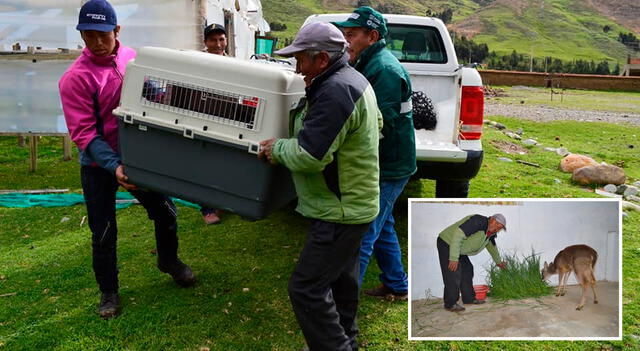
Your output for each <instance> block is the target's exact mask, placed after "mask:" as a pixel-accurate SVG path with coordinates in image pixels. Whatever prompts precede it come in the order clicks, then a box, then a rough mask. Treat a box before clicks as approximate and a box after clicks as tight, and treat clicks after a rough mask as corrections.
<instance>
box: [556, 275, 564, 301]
mask: <svg viewBox="0 0 640 351" xmlns="http://www.w3.org/2000/svg"><path fill="white" fill-rule="evenodd" d="M562 278H564V273H563V272H560V273H558V288H557V289H556V296H560V289H561V288H562Z"/></svg>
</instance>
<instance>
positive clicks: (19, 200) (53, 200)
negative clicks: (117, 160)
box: [0, 191, 200, 210]
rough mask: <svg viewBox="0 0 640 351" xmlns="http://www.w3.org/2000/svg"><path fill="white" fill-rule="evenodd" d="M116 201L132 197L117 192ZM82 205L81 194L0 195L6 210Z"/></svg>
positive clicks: (184, 203)
mask: <svg viewBox="0 0 640 351" xmlns="http://www.w3.org/2000/svg"><path fill="white" fill-rule="evenodd" d="M116 200H134V197H133V195H131V194H130V193H128V192H124V191H119V192H117V193H116ZM173 201H174V202H176V203H179V204H181V205H184V206H188V207H194V208H198V209H199V208H200V206H198V205H196V204H192V203H191V202H188V201H184V200H180V199H175V198H173ZM82 203H84V196H83V195H82V194H21V193H9V194H0V207H8V208H28V207H35V206H40V207H66V206H74V205H77V204H82ZM133 204H134V203H133V202H124V203H116V209H118V210H119V209H122V208H127V207H129V206H131V205H133Z"/></svg>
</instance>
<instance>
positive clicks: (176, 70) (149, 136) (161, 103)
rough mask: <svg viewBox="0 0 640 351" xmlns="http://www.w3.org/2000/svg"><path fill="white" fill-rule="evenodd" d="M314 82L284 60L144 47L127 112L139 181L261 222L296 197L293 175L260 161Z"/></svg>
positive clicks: (123, 122)
mask: <svg viewBox="0 0 640 351" xmlns="http://www.w3.org/2000/svg"><path fill="white" fill-rule="evenodd" d="M303 95H304V82H303V80H302V78H301V77H300V76H299V75H296V74H295V72H294V70H293V69H292V68H291V67H290V66H289V67H287V66H286V65H283V64H276V63H273V64H269V63H261V62H256V61H243V60H237V59H234V58H230V57H223V56H219V55H212V54H208V53H202V52H196V51H180V50H172V49H165V48H153V47H144V48H141V49H140V50H139V51H138V56H137V58H136V59H135V60H134V61H132V62H131V63H129V65H128V66H127V72H126V75H125V79H124V86H123V89H122V97H121V100H120V101H121V104H120V107H118V108H117V109H116V110H115V111H114V113H115V114H116V115H117V116H119V118H120V121H119V125H120V126H119V136H120V151H121V153H122V162H123V164H124V166H125V172H126V173H127V176H128V177H129V180H130V182H131V183H133V184H136V185H138V186H140V187H143V188H147V189H151V190H155V191H158V192H162V193H165V194H168V195H172V196H175V197H178V198H181V199H184V200H188V201H192V202H195V203H197V204H201V205H206V206H209V207H214V208H219V209H225V210H228V211H231V212H234V213H238V214H240V215H241V216H243V217H245V218H249V219H258V218H262V217H264V216H266V215H267V214H268V213H269V212H271V211H273V210H275V209H277V208H278V207H281V206H282V205H284V204H286V203H288V202H290V201H291V200H293V199H294V198H295V190H294V187H293V182H292V180H291V174H290V173H289V171H288V170H287V169H286V168H285V167H283V166H280V165H278V166H274V165H271V164H269V163H268V162H266V161H262V160H258V158H257V154H258V151H259V142H260V141H262V140H265V139H269V138H273V137H287V136H288V134H289V124H288V115H289V111H290V109H291V108H293V107H294V106H295V105H296V104H297V103H298V101H299V100H300V98H301V97H302V96H303Z"/></svg>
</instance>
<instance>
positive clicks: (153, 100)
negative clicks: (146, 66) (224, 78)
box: [141, 76, 262, 130]
mask: <svg viewBox="0 0 640 351" xmlns="http://www.w3.org/2000/svg"><path fill="white" fill-rule="evenodd" d="M261 100H262V99H260V98H258V97H255V96H249V95H242V94H234V93H230V92H226V91H221V90H216V89H211V88H206V87H202V86H197V85H193V84H188V83H183V82H177V81H173V80H169V79H164V78H157V77H152V76H145V79H144V85H143V87H142V96H141V103H142V105H146V106H152V107H155V108H157V109H160V110H164V111H170V112H173V113H178V114H182V115H185V116H189V117H196V118H200V119H203V120H208V121H214V122H216V123H221V124H226V125H232V126H235V127H239V128H246V129H250V130H256V126H257V123H256V119H257V114H258V107H259V106H260V101H261Z"/></svg>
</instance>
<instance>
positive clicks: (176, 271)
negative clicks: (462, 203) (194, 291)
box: [158, 259, 196, 287]
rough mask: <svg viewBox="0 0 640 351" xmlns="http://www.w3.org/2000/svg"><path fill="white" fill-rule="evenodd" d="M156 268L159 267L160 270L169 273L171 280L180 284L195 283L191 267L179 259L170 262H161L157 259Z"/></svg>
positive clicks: (189, 284)
mask: <svg viewBox="0 0 640 351" xmlns="http://www.w3.org/2000/svg"><path fill="white" fill-rule="evenodd" d="M158 269H160V272H163V273H168V274H170V275H171V277H172V278H173V281H175V282H176V284H178V285H180V286H183V287H189V286H192V285H193V284H195V283H196V276H195V275H194V274H193V272H192V271H191V268H189V266H187V265H186V264H185V263H184V262H182V261H180V259H177V260H176V261H175V262H173V263H171V264H163V263H160V262H159V261H158Z"/></svg>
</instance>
